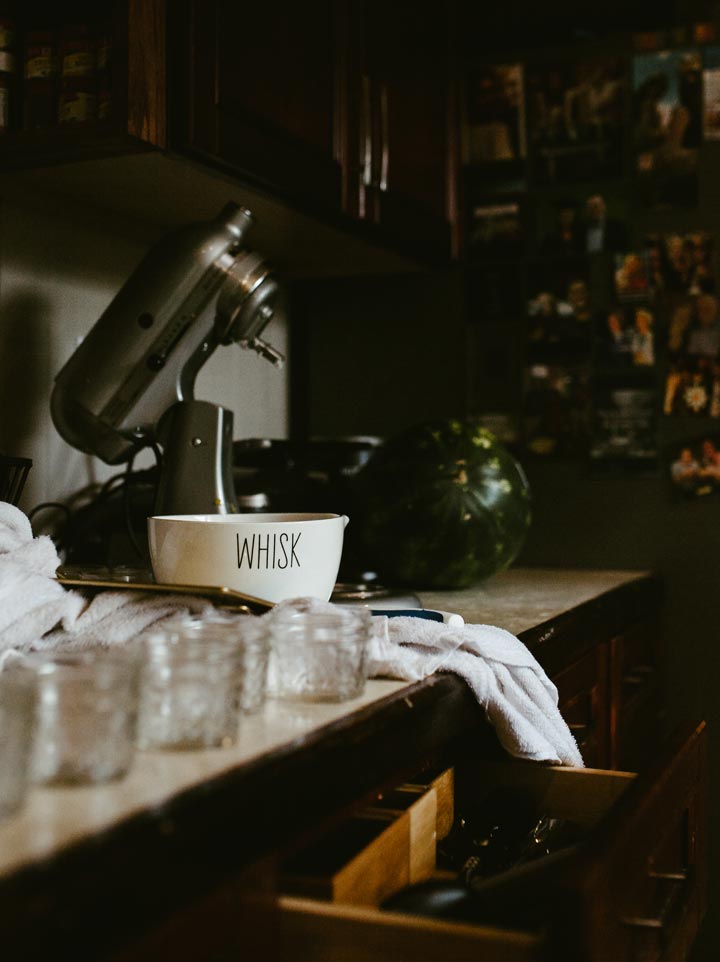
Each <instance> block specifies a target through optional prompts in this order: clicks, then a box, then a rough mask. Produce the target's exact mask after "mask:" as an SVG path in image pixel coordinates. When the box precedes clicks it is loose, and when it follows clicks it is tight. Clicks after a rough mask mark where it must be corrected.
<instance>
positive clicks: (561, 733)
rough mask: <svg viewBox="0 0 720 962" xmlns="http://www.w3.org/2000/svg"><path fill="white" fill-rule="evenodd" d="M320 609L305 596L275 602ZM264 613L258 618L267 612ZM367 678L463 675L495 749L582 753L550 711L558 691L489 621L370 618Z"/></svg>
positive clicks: (522, 753)
mask: <svg viewBox="0 0 720 962" xmlns="http://www.w3.org/2000/svg"><path fill="white" fill-rule="evenodd" d="M287 606H295V607H300V608H301V609H302V610H306V611H307V610H317V611H321V610H328V609H331V608H332V607H333V606H332V605H328V604H325V603H323V602H319V601H313V600H312V599H308V598H304V599H296V600H293V601H289V602H283V603H282V605H279V606H276V609H275V610H277V608H278V607H287ZM272 614H273V613H272V612H270V613H269V614H268V615H266V616H265V617H267V618H272ZM373 623H374V629H375V633H374V637H373V639H372V641H371V644H370V652H369V660H368V677H371V678H376V677H389V678H397V679H399V680H402V681H420V680H422V679H423V678H426V677H427V676H428V675H430V674H432V673H433V672H436V671H443V672H452V673H453V674H456V675H458V676H459V677H461V678H463V679H465V681H466V682H467V684H468V685H469V687H470V689H471V691H472V692H473V694H474V695H475V697H476V699H477V701H478V703H479V704H480V705H481V706H482V707H483V708H484V710H485V712H486V715H487V718H488V721H489V722H490V724H491V725H492V726H493V727H494V729H495V731H496V733H497V736H498V739H499V740H500V743H501V745H502V746H503V748H504V749H505V750H506V751H507V752H509V753H510V754H511V755H513V756H514V757H516V758H522V759H526V760H530V761H537V762H549V763H552V764H555V765H572V766H574V767H578V768H582V767H583V764H584V763H583V760H582V756H581V754H580V752H579V750H578V747H577V744H576V742H575V739H574V738H573V736H572V733H571V732H570V729H569V728H568V726H567V724H566V722H565V720H564V719H563V717H562V715H561V714H560V712H559V710H558V693H557V688H556V687H555V685H554V684H553V683H552V682H551V681H550V679H549V678H548V676H547V675H546V674H545V671H544V669H543V668H542V666H541V665H540V664H539V663H538V661H537V659H536V658H535V657H534V655H533V654H532V653H531V652H530V650H529V649H528V648H527V646H526V645H524V644H523V643H522V642H521V641H520V640H519V639H518V638H516V637H515V636H514V635H512V634H510V632H509V631H505V630H504V629H503V628H497V627H495V626H493V625H466V624H463V625H460V626H457V625H449V624H443V623H441V622H437V621H429V620H428V619H425V618H413V617H411V616H408V617H405V616H398V617H393V618H388V617H387V616H384V615H376V616H375V617H374V618H373Z"/></svg>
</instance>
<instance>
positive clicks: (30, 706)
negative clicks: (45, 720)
mask: <svg viewBox="0 0 720 962" xmlns="http://www.w3.org/2000/svg"><path fill="white" fill-rule="evenodd" d="M34 731H35V678H34V676H33V673H32V672H29V671H27V669H24V668H22V667H19V666H16V665H10V666H8V667H7V668H5V669H4V670H3V671H0V818H4V817H5V816H6V815H12V814H13V813H14V812H17V811H18V810H19V809H20V808H21V807H22V805H23V802H24V801H25V797H26V795H27V790H28V785H29V772H30V752H31V749H32V743H33V734H34Z"/></svg>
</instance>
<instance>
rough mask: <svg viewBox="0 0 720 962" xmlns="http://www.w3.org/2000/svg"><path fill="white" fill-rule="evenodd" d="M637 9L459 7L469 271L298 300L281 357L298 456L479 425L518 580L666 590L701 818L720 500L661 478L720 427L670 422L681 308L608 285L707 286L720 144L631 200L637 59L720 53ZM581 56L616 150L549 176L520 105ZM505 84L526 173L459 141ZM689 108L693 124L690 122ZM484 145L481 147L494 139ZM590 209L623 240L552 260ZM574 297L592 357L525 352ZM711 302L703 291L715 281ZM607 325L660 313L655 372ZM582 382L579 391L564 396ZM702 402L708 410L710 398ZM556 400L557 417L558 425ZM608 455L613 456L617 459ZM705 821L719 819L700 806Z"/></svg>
mask: <svg viewBox="0 0 720 962" xmlns="http://www.w3.org/2000/svg"><path fill="white" fill-rule="evenodd" d="M648 7H649V5H645V4H622V3H607V4H577V3H554V4H530V3H518V2H514V3H513V2H509V3H506V4H498V5H487V4H477V5H464V9H463V21H462V22H463V28H462V30H461V31H460V36H461V37H462V40H463V44H464V47H463V53H464V65H465V70H466V77H465V83H466V86H465V101H464V105H463V110H464V121H465V128H464V130H465V138H466V142H465V144H464V147H463V149H464V160H465V164H464V166H463V179H462V182H461V184H460V196H461V204H462V207H461V209H462V210H463V212H464V224H463V228H464V232H465V233H464V243H465V250H466V256H465V258H464V260H463V261H462V262H461V264H460V265H457V266H454V267H452V268H450V269H439V270H430V271H427V272H424V273H423V274H422V275H421V276H419V277H415V276H408V275H398V276H394V277H389V278H388V277H374V278H371V279H367V278H363V279H361V280H357V279H353V278H351V279H342V280H332V281H324V282H323V283H322V284H314V283H303V284H302V285H298V288H297V289H296V292H295V294H296V306H297V315H296V318H295V326H294V327H293V330H292V337H293V339H294V341H293V343H295V344H297V355H298V356H302V358H303V361H304V369H302V368H301V369H300V370H299V371H298V372H296V375H295V382H294V384H295V392H294V394H293V395H292V402H293V403H292V408H291V410H292V413H293V418H294V423H293V426H294V430H295V432H296V433H297V434H299V435H300V436H303V435H313V434H319V435H331V436H334V435H343V434H345V435H347V434H350V435H365V434H380V435H386V434H389V433H393V432H394V431H398V430H400V429H402V428H404V427H406V426H407V425H409V424H411V423H414V422H415V421H417V420H422V419H428V418H435V417H443V416H452V415H456V414H457V413H458V412H465V413H470V414H478V415H483V416H485V417H486V419H487V423H488V425H489V426H490V427H491V428H495V429H496V430H498V431H499V432H500V435H501V436H502V437H505V438H506V439H507V440H508V441H509V443H510V445H511V446H512V447H513V449H514V450H515V451H516V452H517V454H518V457H519V458H520V460H521V462H522V464H523V466H524V468H525V470H526V472H527V475H528V478H529V481H530V485H531V489H532V492H533V501H534V512H533V517H534V520H533V524H532V526H531V529H530V533H529V537H528V540H527V542H526V545H525V548H524V550H523V552H522V554H521V555H520V557H519V558H518V560H517V562H516V563H517V564H520V565H529V566H558V567H564V566H570V567H574V566H576V567H612V568H621V569H623V568H641V569H642V568H648V569H656V570H658V571H659V572H661V573H662V575H663V576H664V578H665V580H666V584H667V600H666V605H665V621H664V633H663V639H662V645H663V656H664V657H663V666H664V679H663V683H664V690H665V693H666V704H667V707H668V718H667V723H668V726H671V725H672V724H673V723H674V722H675V721H677V720H678V719H680V718H683V717H692V716H694V717H703V718H706V719H707V720H708V722H709V725H710V732H711V744H712V760H711V772H712V773H713V776H712V785H711V799H713V798H717V793H718V791H719V790H720V785H719V784H718V778H717V773H718V771H720V742H719V741H718V739H717V734H716V729H717V726H718V724H720V716H719V715H718V703H719V702H718V697H717V693H718V690H719V689H720V635H719V634H718V625H720V498H718V496H717V494H715V493H714V491H708V492H707V495H705V494H699V495H698V494H696V493H689V492H681V491H680V490H679V489H678V488H677V486H676V485H674V484H673V482H672V481H671V480H670V470H671V464H672V462H673V461H674V460H675V458H676V457H677V452H678V451H679V449H680V448H681V447H683V446H684V445H692V447H693V450H695V451H696V450H697V449H698V444H699V443H700V442H701V440H702V439H703V438H710V439H714V438H715V437H717V436H720V420H719V419H718V417H717V414H718V412H713V416H711V415H710V410H709V403H708V404H707V405H706V406H705V408H704V409H703V410H700V411H693V410H688V409H686V410H684V411H682V412H678V411H677V409H674V410H671V411H670V412H669V413H667V414H666V413H664V406H665V402H666V393H668V376H669V374H670V372H671V371H672V369H673V364H674V362H675V360H676V356H677V355H675V354H673V352H672V351H671V349H670V346H669V344H668V340H669V332H670V329H671V320H672V316H673V312H675V311H682V310H683V304H685V303H686V302H687V289H686V290H685V291H682V290H678V291H677V292H674V291H673V292H671V291H658V290H655V291H653V289H652V286H651V282H650V281H648V286H647V287H645V288H644V289H643V290H642V291H641V294H640V295H639V296H638V297H632V296H630V297H628V298H624V299H620V298H618V296H617V290H616V283H617V278H616V272H617V270H618V269H619V268H620V267H621V266H622V260H621V259H620V255H621V254H626V253H628V252H631V251H638V252H640V253H641V254H642V255H643V259H645V258H647V260H646V263H648V264H649V257H648V255H647V250H648V244H647V238H648V236H652V237H657V236H658V235H661V236H666V237H669V236H671V235H672V236H678V235H680V236H682V237H684V238H687V237H688V236H690V235H692V236H693V237H694V238H695V239H696V240H698V238H699V242H700V243H706V244H707V245H708V246H712V247H713V254H712V255H711V263H712V269H713V270H717V266H716V264H717V262H716V258H717V238H720V177H718V170H719V169H720V141H717V140H714V139H711V136H712V133H711V131H710V130H709V129H708V127H707V126H706V128H705V132H704V134H703V132H702V130H701V131H699V132H698V134H697V136H695V139H694V140H693V141H692V147H690V148H688V150H692V152H693V154H694V157H693V158H692V159H691V167H690V171H689V172H687V171H681V172H680V173H679V174H678V176H677V178H676V183H675V184H673V183H672V177H669V178H668V179H669V184H668V185H667V187H665V185H662V184H661V185H660V186H659V187H658V186H656V185H648V184H647V183H645V182H643V178H642V173H643V172H642V171H639V170H638V167H637V154H638V145H637V142H636V141H635V139H634V138H635V135H636V134H637V127H636V115H635V113H634V110H635V108H636V106H637V99H638V96H639V95H638V89H639V87H640V84H641V83H642V80H641V79H639V78H638V79H637V80H636V81H635V84H634V76H633V62H634V60H635V58H638V57H644V58H649V59H647V60H646V61H645V64H646V70H647V71H650V70H651V69H652V66H653V58H654V59H655V65H656V66H657V65H658V64H659V65H660V66H664V63H663V59H662V58H659V57H658V52H659V51H665V50H672V51H677V50H680V51H683V52H684V51H691V52H692V53H691V55H692V56H694V57H696V60H695V62H694V63H693V64H692V68H693V69H694V70H695V71H696V76H695V78H694V79H696V80H697V81H698V88H699V87H700V75H701V74H702V72H703V70H705V82H706V89H708V85H709V84H710V83H711V82H712V74H711V73H710V72H709V68H707V67H703V63H704V62H705V63H708V64H710V63H712V62H713V60H712V58H713V54H712V53H710V54H709V53H708V50H709V49H710V48H712V47H713V46H714V45H716V44H720V35H718V33H717V18H716V14H715V12H714V11H713V10H708V8H707V6H702V5H691V4H687V5H677V4H672V3H660V4H657V5H653V9H652V10H649V9H648ZM701 24H707V27H706V28H704V27H702V26H700V25H701ZM706 40H707V43H706V42H705V41H706ZM703 56H704V58H705V59H704V61H703ZM591 57H595V58H596V59H597V61H598V62H599V63H603V62H604V63H605V64H606V65H607V69H608V72H609V74H610V76H611V78H612V79H614V80H615V81H620V84H621V85H619V93H618V94H617V99H616V101H615V103H614V104H613V105H612V111H611V112H610V114H609V120H608V121H607V122H608V123H612V124H617V127H615V128H614V129H611V130H610V131H609V134H610V136H609V137H608V140H609V146H608V153H607V154H606V155H605V157H603V158H601V160H600V161H599V162H598V160H597V158H594V157H589V156H588V154H587V153H583V152H582V151H580V150H577V151H575V152H574V151H573V149H572V148H573V146H574V145H576V144H577V141H572V140H570V139H569V138H568V137H567V136H565V137H564V138H562V137H561V136H560V135H558V138H557V141H556V148H555V157H556V159H557V163H556V168H555V171H554V173H549V172H548V162H547V157H548V156H550V155H551V153H552V151H548V152H547V154H545V156H543V153H542V151H541V150H540V149H539V147H538V141H537V140H536V141H533V140H532V139H531V132H532V123H533V119H534V117H533V111H534V112H535V115H537V109H538V108H537V102H535V103H533V101H532V99H531V97H532V89H531V88H530V87H529V84H530V83H532V82H535V83H536V84H539V85H542V84H545V86H546V89H550V88H551V85H552V82H553V76H552V75H553V70H554V68H555V67H557V66H560V67H561V68H563V70H564V73H563V74H562V75H561V77H560V83H561V84H562V89H561V91H560V98H559V99H558V101H557V102H558V103H559V105H560V108H559V109H560V111H561V112H564V111H565V109H566V108H567V107H568V101H569V99H570V96H572V94H568V90H569V89H570V88H571V87H572V86H573V84H577V83H579V81H578V73H577V70H578V63H580V64H581V65H582V63H583V60H585V61H586V64H585V66H586V71H587V69H588V68H587V60H589V59H590V58H591ZM497 64H502V65H508V64H510V65H517V64H520V65H522V68H523V71H524V74H525V76H524V84H525V91H524V95H525V102H524V109H525V111H526V116H525V118H524V121H525V130H524V134H525V138H526V140H525V143H524V150H525V154H524V156H522V155H520V156H519V154H521V152H519V151H518V149H517V140H516V143H515V147H514V149H513V148H512V147H511V146H510V145H509V144H508V142H507V140H504V141H503V142H502V143H501V144H500V145H499V147H498V148H497V149H498V152H499V154H500V158H499V159H496V160H490V159H488V156H489V154H491V153H492V148H488V149H486V147H485V146H484V145H483V144H482V143H478V141H481V139H482V135H481V134H480V133H478V132H477V131H476V134H477V140H476V142H475V143H473V142H472V134H473V130H472V123H473V120H475V121H476V122H477V123H478V126H480V125H481V121H483V120H487V117H491V119H494V118H493V113H492V105H491V106H490V107H489V108H488V110H487V112H486V116H485V117H482V116H479V117H478V116H475V117H473V113H472V112H473V109H475V110H476V111H477V113H478V114H480V115H482V111H483V107H484V106H487V105H486V104H480V105H478V103H477V100H476V101H475V102H473V100H472V98H473V96H475V97H476V98H478V97H480V95H481V93H482V89H481V91H480V92H479V91H478V83H480V85H481V84H482V82H483V81H487V82H488V83H490V81H489V80H488V78H489V76H490V73H489V71H488V69H487V68H488V65H497ZM648 65H649V66H648ZM478 78H479V79H478ZM493 81H495V82H496V81H497V76H495V77H494V78H493ZM520 82H522V81H520ZM474 84H475V86H473V85H474ZM563 94H564V95H565V98H564V100H563ZM698 94H699V89H698ZM495 106H496V104H495ZM693 109H697V110H699V109H701V108H700V105H699V101H698V104H697V105H693ZM495 116H500V115H499V113H496V114H495ZM535 119H537V118H536V116H535ZM513 123H515V124H516V127H515V128H514V131H515V133H516V134H517V133H518V130H519V131H520V134H522V132H523V131H522V124H523V118H522V117H519V118H518V116H517V114H515V115H513V114H512V112H510V120H509V122H508V125H509V126H512V124H513ZM484 126H485V134H486V135H487V131H488V129H489V127H490V126H491V125H490V124H489V123H486V124H485V125H484ZM536 134H537V131H536ZM538 136H540V135H538ZM550 136H551V135H548V137H549V138H550ZM548 142H549V145H550V146H555V144H554V143H552V141H551V140H549V141H548ZM540 143H542V141H540ZM563 148H566V150H565V151H564V150H563ZM473 151H475V155H473ZM613 152H614V153H613ZM578 159H579V166H580V169H578ZM663 190H665V194H664V195H663ZM595 195H601V196H602V197H603V199H604V200H605V202H606V205H607V212H608V213H607V216H608V221H610V220H612V221H613V223H614V224H616V225H619V228H618V230H619V234H620V236H619V237H617V236H616V237H611V238H609V239H607V238H606V240H609V244H608V247H609V249H605V250H603V251H601V252H597V253H591V254H587V253H586V252H583V251H582V244H581V243H580V244H578V241H577V238H573V239H572V240H571V241H569V242H568V245H567V249H565V250H563V249H562V246H560V247H558V244H559V243H560V242H558V244H553V243H552V238H553V232H554V231H555V232H558V223H559V212H560V211H561V210H562V208H563V205H566V208H569V209H571V210H573V211H574V213H575V216H576V220H578V219H579V217H580V216H582V212H583V205H584V203H585V201H586V199H588V198H590V197H593V196H595ZM485 212H487V214H488V217H489V218H493V217H496V219H497V221H499V226H497V225H496V229H495V232H494V231H493V228H492V226H491V227H490V228H488V227H487V225H483V224H482V216H481V215H482V214H484V213H485ZM474 214H475V215H476V216H474ZM478 215H480V216H478ZM508 222H509V224H508ZM473 232H475V233H473ZM651 268H652V265H650V266H649V268H648V269H649V270H651ZM558 277H559V282H557V281H556V278H558ZM574 277H577V278H580V279H583V280H585V281H586V282H587V285H588V288H589V289H590V291H591V300H592V302H593V303H592V308H593V319H592V321H591V322H590V323H589V324H587V327H591V328H592V330H591V332H590V335H589V343H586V344H581V345H579V346H578V345H576V344H575V343H572V342H571V339H570V337H568V338H567V339H566V341H565V342H563V340H562V336H561V338H560V339H559V341H558V342H557V343H546V344H538V343H537V341H533V339H532V334H533V318H532V317H529V316H528V309H527V308H528V302H529V301H531V300H532V298H533V296H534V295H536V294H537V293H538V292H540V291H541V290H542V289H543V285H545V286H546V287H548V288H551V289H552V288H553V285H555V288H554V289H555V290H556V291H557V292H559V293H560V294H561V295H563V294H565V293H566V292H567V286H568V281H569V280H572V279H573V278H574ZM563 284H565V289H564V290H563V289H562V285H563ZM677 286H678V287H681V285H677ZM707 288H708V290H712V291H714V290H715V286H714V284H713V283H712V282H711V281H709V282H708V284H707ZM698 290H700V289H698ZM692 296H702V295H701V294H695V295H691V297H692ZM618 306H619V307H621V308H623V309H624V310H625V313H626V315H627V314H629V313H631V312H634V311H635V310H636V309H637V308H646V309H647V310H648V311H649V312H650V313H651V314H652V316H653V326H654V331H653V333H654V357H653V359H652V363H650V364H640V363H638V364H635V363H633V361H632V360H631V361H627V359H625V360H626V362H627V363H626V366H625V365H623V364H622V363H621V362H620V363H618V365H617V367H615V366H614V364H613V361H612V360H610V361H609V360H608V359H607V358H606V356H605V355H604V353H603V347H604V339H603V338H604V334H605V332H606V331H607V324H608V321H607V318H608V315H609V314H610V313H611V312H612V311H613V309H615V308H616V307H618ZM555 368H558V369H559V370H560V371H561V372H562V373H563V375H564V376H566V377H567V379H568V380H569V381H570V388H569V390H568V392H567V394H566V396H565V398H563V400H564V401H565V407H573V406H574V409H575V412H576V413H580V412H582V418H583V422H584V423H582V424H581V425H580V427H578V426H577V425H575V424H569V423H568V422H567V420H563V421H562V423H560V424H559V425H557V426H556V427H555V429H553V426H550V428H548V427H547V426H544V428H545V429H544V430H540V429H538V427H537V420H538V419H537V417H536V414H537V412H536V411H535V410H533V408H532V402H531V396H530V391H529V379H530V378H531V376H532V374H533V373H538V374H540V375H541V379H540V380H541V382H544V383H545V384H547V376H546V374H545V372H546V371H549V372H550V375H551V376H552V373H553V369H555ZM543 369H545V370H543ZM576 372H579V373H578V374H577V375H576ZM543 375H545V376H544V377H543ZM576 376H577V378H578V380H579V381H580V387H579V389H578V391H577V393H573V381H572V380H571V379H572V378H574V377H576ZM623 391H626V392H627V394H622V393H621V394H620V397H621V401H625V399H626V398H631V399H632V400H630V405H631V409H632V406H633V401H634V403H635V405H639V411H638V410H637V408H635V409H632V410H631V412H630V413H629V416H628V418H627V420H623V419H622V416H620V417H618V412H617V409H616V407H613V406H612V404H609V403H608V401H609V398H611V397H612V395H613V392H623ZM707 395H708V402H709V395H710V390H708V391H707ZM556 401H557V396H556V397H555V398H554V399H552V398H551V399H550V404H551V405H552V404H554V403H555V402H556ZM608 409H610V413H609V414H607V413H605V412H606V411H607V410H608ZM548 413H549V414H551V411H550V412H548ZM562 417H563V418H566V414H563V415H562ZM638 422H639V424H640V427H639V428H636V424H637V423H638ZM638 434H639V436H637V435H638ZM612 439H615V440H616V445H615V447H613V445H612V444H610V443H608V442H609V440H612ZM711 810H717V807H716V806H715V805H714V804H713V803H712V802H711ZM713 829H714V835H713V854H712V856H711V865H714V866H717V865H718V864H720V824H718V823H717V820H715V823H714V825H713ZM714 875H715V877H714V880H713V885H714V891H713V893H712V896H711V903H710V904H711V910H710V912H709V913H708V918H707V921H706V923H705V929H704V932H703V936H702V937H701V939H700V941H699V943H698V945H697V948H696V955H695V956H694V957H695V958H697V959H705V958H707V959H710V958H714V957H716V954H717V948H718V945H720V934H719V933H718V925H717V922H716V918H717V915H718V912H717V908H716V909H715V911H713V910H712V906H715V907H717V906H719V905H720V902H719V901H718V898H719V896H718V888H717V884H718V879H717V873H714Z"/></svg>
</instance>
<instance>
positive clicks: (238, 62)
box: [168, 0, 341, 211]
mask: <svg viewBox="0 0 720 962" xmlns="http://www.w3.org/2000/svg"><path fill="white" fill-rule="evenodd" d="M168 16H169V28H170V38H171V51H172V52H171V61H170V63H171V78H172V80H171V100H172V114H171V117H172V121H171V129H170V142H171V145H172V147H173V148H174V149H176V150H179V151H182V152H189V153H191V154H193V155H194V156H197V157H199V158H200V159H202V160H205V161H206V162H210V163H215V164H218V165H221V166H223V167H225V168H226V169H228V170H229V171H231V172H232V173H234V174H236V175H237V176H238V177H244V178H249V179H250V180H251V181H252V182H254V183H257V184H260V185H262V186H264V187H266V188H267V189H268V190H270V191H272V192H278V193H280V194H281V195H283V196H285V197H289V198H291V199H294V200H301V201H303V202H305V203H306V204H312V205H313V206H315V207H317V208H319V209H320V210H323V211H339V210H340V196H341V195H340V191H341V165H340V160H339V158H338V155H337V148H336V133H335V106H334V104H335V77H336V60H337V59H338V57H340V56H341V51H340V50H339V48H338V45H337V43H336V40H337V38H336V35H335V23H336V21H335V17H334V4H332V3H331V2H329V0H321V2H317V3H311V4H285V5H283V6H282V8H281V9H278V8H275V7H272V6H263V5H262V4H261V5H260V6H258V7H255V6H254V5H248V4H236V3H226V2H222V0H211V2H207V0H203V2H200V0H181V2H179V3H176V4H172V5H171V7H169V9H168Z"/></svg>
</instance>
